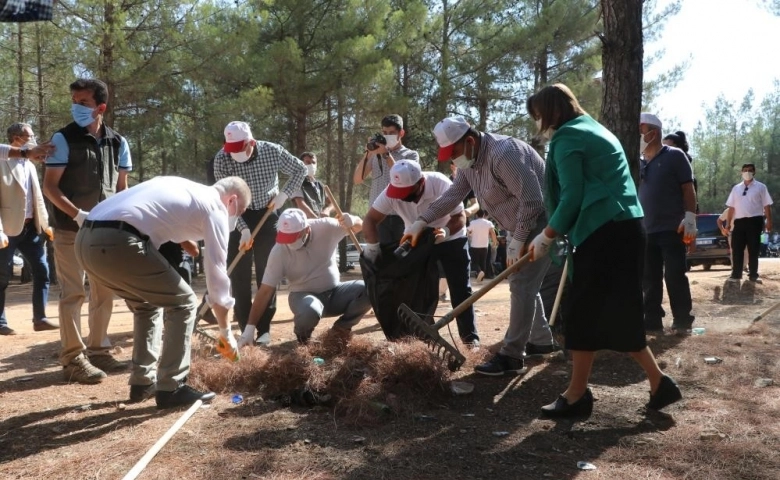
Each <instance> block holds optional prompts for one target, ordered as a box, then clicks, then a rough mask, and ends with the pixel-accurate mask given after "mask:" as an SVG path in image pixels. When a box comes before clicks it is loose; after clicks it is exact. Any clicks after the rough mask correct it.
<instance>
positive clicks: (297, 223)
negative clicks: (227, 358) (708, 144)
mask: <svg viewBox="0 0 780 480" xmlns="http://www.w3.org/2000/svg"><path fill="white" fill-rule="evenodd" d="M362 225H363V222H362V220H361V219H360V217H356V216H354V215H350V214H348V213H344V214H343V215H342V216H341V217H339V219H338V220H337V219H335V218H320V219H316V220H307V219H306V214H304V213H303V211H302V210H299V209H297V208H288V209H287V210H285V211H284V212H282V215H281V216H280V217H279V222H278V223H277V225H276V230H277V234H276V245H274V247H273V249H272V250H271V254H270V255H269V257H268V264H267V265H266V267H265V273H264V274H263V282H262V284H261V285H260V288H259V289H258V290H257V293H256V294H255V299H254V301H253V302H252V310H250V312H249V321H248V322H247V326H246V328H245V329H244V333H243V334H242V335H241V338H240V339H239V341H238V345H239V347H243V346H245V345H251V344H252V340H253V339H254V336H255V327H256V325H257V322H258V320H259V319H260V317H262V316H263V312H264V311H265V309H266V308H267V306H268V302H269V301H270V300H271V298H272V297H273V295H274V293H276V286H277V285H278V284H279V282H281V281H282V279H283V278H287V280H288V281H289V284H290V295H289V296H288V302H289V304H290V310H292V313H293V315H294V318H293V324H294V331H295V336H296V337H297V338H298V341H299V342H301V343H306V342H308V341H309V339H310V338H311V335H312V332H314V327H316V326H317V324H318V323H319V322H320V319H321V318H322V317H335V316H337V315H340V317H339V319H338V320H336V323H334V324H333V328H334V329H341V330H346V331H349V330H351V329H352V327H353V326H355V325H356V324H357V323H358V322H359V321H360V319H361V318H363V315H365V314H366V312H368V310H369V309H370V308H371V302H370V301H369V298H368V293H367V292H366V286H365V284H364V283H363V281H362V280H353V281H350V282H339V269H338V265H337V263H336V258H335V256H334V255H333V252H334V251H335V250H336V246H337V245H338V243H339V242H340V241H341V239H342V238H344V235H346V234H347V232H346V230H345V229H347V228H351V229H352V231H354V232H359V231H360V230H361V229H362Z"/></svg>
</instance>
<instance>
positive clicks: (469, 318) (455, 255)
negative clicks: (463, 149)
mask: <svg viewBox="0 0 780 480" xmlns="http://www.w3.org/2000/svg"><path fill="white" fill-rule="evenodd" d="M450 185H452V182H451V181H450V179H448V178H447V177H446V176H444V175H442V174H441V173H438V172H422V171H421V169H420V164H419V163H417V162H412V161H408V160H401V161H398V162H396V163H395V165H393V167H392V168H391V169H390V185H388V186H387V188H385V189H384V190H383V191H382V193H380V194H379V196H378V197H377V198H376V200H375V201H374V203H373V205H371V209H369V211H368V213H367V214H366V217H365V219H364V220H363V236H364V237H365V239H366V242H367V244H366V247H365V249H364V251H363V253H364V255H365V256H366V258H367V259H368V260H371V261H372V262H374V263H376V259H377V257H378V255H379V252H380V251H381V250H380V247H379V234H378V225H379V224H380V223H381V222H382V221H383V220H384V219H385V217H386V216H387V215H398V216H399V217H401V219H403V221H404V227H405V230H404V232H405V233H406V232H407V231H408V229H409V227H410V226H411V225H412V224H413V223H414V221H415V220H416V219H417V217H419V216H420V214H421V213H423V212H425V211H426V210H427V209H428V207H429V206H430V205H431V204H432V203H433V202H435V201H436V200H437V199H438V198H439V197H440V196H441V195H442V194H443V193H444V192H445V191H446V190H447V189H448V188H450ZM429 226H430V227H432V228H434V229H435V231H436V241H435V245H434V246H433V254H434V256H436V260H438V261H440V263H441V265H442V267H443V268H444V274H445V277H446V278H447V284H448V285H449V288H450V301H451V302H452V306H453V308H454V307H455V306H457V305H459V304H460V303H461V302H463V301H464V300H466V299H467V298H468V297H469V296H471V293H472V292H471V283H470V280H469V272H470V265H471V257H470V256H469V250H468V241H467V240H468V239H467V237H466V215H465V214H464V213H463V204H462V203H460V204H458V205H457V206H456V207H455V209H454V210H453V211H452V212H450V214H449V215H445V216H443V217H441V218H438V219H436V220H434V221H432V222H430V223H429ZM457 322H458V333H459V334H460V338H461V340H462V341H463V343H464V344H466V345H469V346H470V347H472V348H476V347H478V346H479V335H478V334H477V327H476V325H475V324H474V307H473V306H472V307H470V308H468V309H467V310H466V311H465V312H463V313H462V314H460V315H458V317H457Z"/></svg>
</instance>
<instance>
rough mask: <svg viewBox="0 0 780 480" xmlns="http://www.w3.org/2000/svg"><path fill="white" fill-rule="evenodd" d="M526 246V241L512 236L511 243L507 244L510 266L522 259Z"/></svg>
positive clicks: (507, 256) (507, 263) (507, 258)
mask: <svg viewBox="0 0 780 480" xmlns="http://www.w3.org/2000/svg"><path fill="white" fill-rule="evenodd" d="M524 248H525V242H521V241H520V240H518V239H516V238H512V240H511V241H510V242H509V245H507V246H506V266H507V267H510V266H512V264H513V263H515V262H516V261H518V260H520V257H521V256H522V254H523V249H524Z"/></svg>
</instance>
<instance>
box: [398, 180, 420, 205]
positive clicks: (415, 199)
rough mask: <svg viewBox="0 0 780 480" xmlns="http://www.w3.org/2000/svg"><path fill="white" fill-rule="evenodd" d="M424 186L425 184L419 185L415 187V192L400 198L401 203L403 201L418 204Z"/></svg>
mask: <svg viewBox="0 0 780 480" xmlns="http://www.w3.org/2000/svg"><path fill="white" fill-rule="evenodd" d="M424 186H425V184H424V183H421V184H420V185H418V186H417V189H415V191H413V192H412V193H410V194H409V195H407V196H405V197H404V198H402V199H401V201H404V202H414V203H417V202H419V201H420V198H421V197H422V192H423V188H424Z"/></svg>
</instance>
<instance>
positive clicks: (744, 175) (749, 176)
mask: <svg viewBox="0 0 780 480" xmlns="http://www.w3.org/2000/svg"><path fill="white" fill-rule="evenodd" d="M754 175H755V174H754V173H753V172H742V180H744V181H746V182H749V181H751V180H753V176H754Z"/></svg>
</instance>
